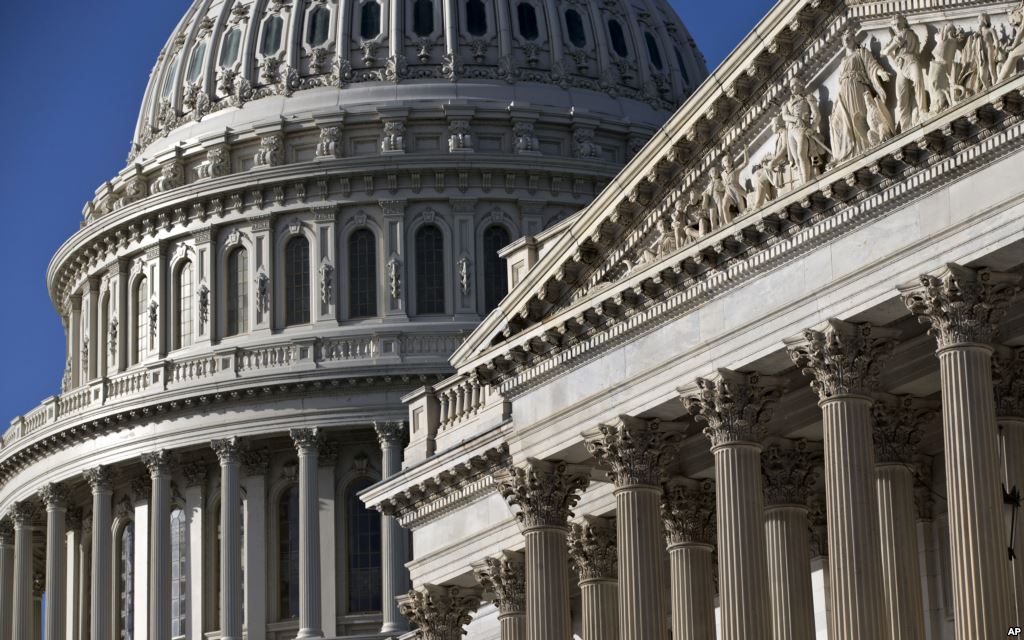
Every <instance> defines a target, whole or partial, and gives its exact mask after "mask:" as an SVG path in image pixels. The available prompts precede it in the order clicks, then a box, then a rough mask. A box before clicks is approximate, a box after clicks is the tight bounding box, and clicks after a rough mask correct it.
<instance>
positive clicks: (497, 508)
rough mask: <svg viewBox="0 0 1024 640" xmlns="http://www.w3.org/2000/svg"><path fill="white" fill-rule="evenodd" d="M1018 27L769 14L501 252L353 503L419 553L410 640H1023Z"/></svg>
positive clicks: (1005, 18) (952, 7)
mask: <svg viewBox="0 0 1024 640" xmlns="http://www.w3.org/2000/svg"><path fill="white" fill-rule="evenodd" d="M1022 27H1024V6H1022V5H1021V3H1020V2H1016V1H1015V2H996V1H987V0H950V1H946V2H931V1H930V0H905V1H902V2H865V1H859V0H847V1H845V2H843V1H831V0H782V1H781V2H779V3H777V4H776V5H775V7H774V8H773V9H772V10H771V11H770V13H769V14H768V15H767V16H766V17H765V18H764V19H763V20H762V21H761V22H760V23H758V24H757V26H756V27H755V28H754V30H753V32H752V33H751V34H750V36H748V37H747V38H746V39H745V40H743V41H742V42H741V43H740V44H739V46H738V47H737V48H736V49H735V50H734V52H733V53H732V54H731V55H730V56H729V57H728V58H727V59H726V61H725V62H724V63H723V64H722V65H721V66H720V67H719V68H718V69H717V70H716V71H715V72H714V73H713V76H712V77H713V79H714V81H713V82H705V83H704V84H703V85H702V86H701V87H700V88H699V89H698V90H697V91H696V92H695V93H694V95H693V96H692V97H691V98H690V99H689V100H688V101H687V102H686V103H685V104H684V105H683V107H682V108H681V109H680V110H679V111H678V112H676V113H675V114H674V115H673V116H672V118H671V119H670V120H669V122H668V123H667V124H666V125H665V126H664V127H663V128H662V129H661V130H660V131H659V132H658V134H656V135H655V137H654V139H653V140H652V141H651V142H650V143H649V144H648V145H647V146H646V147H645V148H644V149H643V150H642V151H641V152H640V153H639V154H638V155H637V157H635V158H634V159H633V160H632V161H630V163H629V164H628V165H627V166H626V168H625V169H624V170H623V171H622V172H620V173H619V174H618V175H617V176H616V177H615V179H614V180H613V181H612V182H611V183H610V184H609V185H608V187H607V188H606V189H604V190H603V191H602V192H601V193H600V194H599V195H598V196H597V197H596V198H595V200H594V202H593V203H592V204H590V205H589V206H587V207H586V208H585V209H583V210H582V211H581V212H580V213H579V214H578V215H576V216H574V217H573V218H571V219H570V220H567V221H566V222H565V223H563V225H561V226H558V227H555V228H552V229H550V230H548V231H546V232H543V233H541V234H539V235H536V236H527V237H526V238H524V239H522V240H519V241H517V242H515V243H513V244H512V245H511V246H510V247H509V248H507V249H506V250H505V252H504V255H505V256H506V257H507V258H508V260H509V261H510V263H511V264H520V263H521V264H524V265H525V267H526V268H525V272H524V273H523V274H522V275H521V276H520V277H519V280H518V282H517V283H515V286H514V287H513V288H512V289H511V291H510V293H509V295H508V296H507V297H506V298H505V299H504V300H503V301H502V302H501V304H500V305H499V306H498V311H497V312H495V313H492V314H491V315H489V316H488V317H487V318H486V319H485V320H484V321H483V322H482V324H481V325H480V326H479V327H478V328H477V329H476V330H475V331H474V332H473V334H471V336H470V337H469V338H468V339H467V340H466V341H465V342H464V343H463V344H462V345H461V346H460V347H459V348H458V350H457V351H456V352H455V355H454V356H453V358H452V364H453V366H454V367H455V369H456V370H457V373H456V375H454V376H452V377H449V378H447V379H446V380H444V381H442V382H440V383H439V384H434V385H428V386H424V387H421V388H420V389H418V390H416V391H415V392H413V393H411V394H409V395H408V396H406V398H405V400H406V402H407V404H408V405H409V418H408V420H409V445H408V446H407V448H406V450H405V461H404V465H403V468H402V470H401V472H400V473H398V474H396V475H394V476H392V477H389V478H387V479H385V480H384V481H383V482H382V483H379V484H376V485H374V486H373V487H371V488H369V489H367V490H365V491H363V492H362V494H361V495H362V496H363V498H364V500H365V501H366V503H367V504H368V505H370V506H372V507H373V508H376V509H378V510H380V511H381V512H382V513H384V514H385V515H388V516H391V517H393V518H395V519H396V520H397V522H399V523H400V524H401V525H402V526H403V527H405V528H406V529H409V530H411V531H412V539H413V549H414V556H413V559H412V561H411V562H409V563H408V568H409V570H410V573H411V577H412V582H413V589H412V590H411V591H410V592H409V593H408V594H406V595H405V596H403V597H402V598H400V603H401V609H402V611H403V612H404V613H405V614H406V615H407V616H408V617H409V618H410V619H411V620H413V621H415V622H416V623H417V625H418V631H417V634H418V636H419V637H421V638H424V639H428V640H441V639H443V640H453V639H455V638H458V637H460V636H461V635H462V634H463V632H465V633H467V634H468V637H470V638H481V639H484V638H502V639H503V640H512V639H523V638H527V639H529V640H540V639H544V640H547V639H551V640H556V639H557V640H563V639H565V638H568V637H570V636H572V635H575V636H577V637H581V638H583V639H584V640H595V639H602V640H603V639H609V638H617V639H621V640H632V639H635V640H640V639H643V640H649V639H652V638H659V639H660V638H668V637H672V638H674V639H686V640H710V639H713V638H716V637H717V638H722V639H724V640H740V639H741V638H742V639H751V638H756V639H770V638H774V639H776V640H782V639H786V640H807V639H811V638H829V639H837V638H838V639H841V640H897V639H899V640H905V639H915V640H920V639H925V638H927V639H929V640H940V639H952V638H959V639H960V640H968V639H970V640H981V639H983V638H1001V637H1008V636H1009V637H1014V636H1015V635H1017V634H1019V633H1020V631H1019V627H1021V626H1022V625H1024V616H1022V614H1024V569H1022V565H1021V559H1020V558H1021V557H1022V555H1021V543H1022V539H1021V527H1020V524H1019V523H1020V492H1021V490H1022V485H1024V396H1022V390H1024V385H1022V380H1024V368H1022V363H1024V348H1022V347H1021V346H1020V345H1022V344H1024V298H1022V297H1021V290H1022V285H1024V252H1022V247H1024V245H1022V241H1024V174H1022V170H1021V167H1022V166H1024V151H1022V147H1024V128H1022V127H1024V97H1022V94H1021V90H1022V87H1024V77H1022V73H1021V71H1022V65H1021V61H1022V59H1024V29H1022ZM1014 522H1016V524H1014Z"/></svg>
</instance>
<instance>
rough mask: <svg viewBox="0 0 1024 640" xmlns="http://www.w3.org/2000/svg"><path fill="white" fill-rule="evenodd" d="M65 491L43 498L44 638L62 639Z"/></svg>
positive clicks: (64, 591)
mask: <svg viewBox="0 0 1024 640" xmlns="http://www.w3.org/2000/svg"><path fill="white" fill-rule="evenodd" d="M66 498H67V496H66V493H65V494H62V495H59V496H51V499H48V500H47V501H46V606H45V607H44V615H45V620H46V622H45V633H46V638H47V640H64V638H65V636H66V633H67V624H66V622H65V615H66V614H67V608H66V602H67V575H66V573H65V572H66V570H67V559H68V550H67V546H66V545H67V526H66V523H65V519H66V518H67V513H68V507H67V502H66Z"/></svg>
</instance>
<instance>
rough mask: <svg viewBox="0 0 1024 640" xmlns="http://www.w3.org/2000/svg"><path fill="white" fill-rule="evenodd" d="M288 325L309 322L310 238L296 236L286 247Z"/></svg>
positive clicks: (285, 279) (285, 272)
mask: <svg viewBox="0 0 1024 640" xmlns="http://www.w3.org/2000/svg"><path fill="white" fill-rule="evenodd" d="M284 281H285V283H284V304H285V320H284V323H285V325H286V326H289V327H291V326H295V325H297V324H308V323H309V300H310V288H309V281H310V273H309V240H307V239H306V238H305V237H303V236H296V237H294V238H292V239H291V240H289V241H288V244H286V245H285V248H284Z"/></svg>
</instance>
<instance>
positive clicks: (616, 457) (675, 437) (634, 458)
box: [584, 415, 682, 487]
mask: <svg viewBox="0 0 1024 640" xmlns="http://www.w3.org/2000/svg"><path fill="white" fill-rule="evenodd" d="M584 439H585V443H586V446H587V450H588V451H589V452H590V454H591V455H592V456H594V458H596V459H597V461H598V463H599V464H601V465H602V466H604V467H606V468H608V469H609V472H608V473H609V475H610V476H611V478H612V480H613V481H614V482H615V486H616V487H630V486H638V485H643V486H652V487H658V486H660V485H661V481H662V479H663V477H664V475H665V467H666V465H667V464H668V463H669V462H671V460H672V459H673V458H674V457H675V454H676V452H677V445H678V443H679V441H680V440H681V439H682V437H681V435H680V434H678V433H666V432H664V431H662V430H661V423H660V421H659V420H658V419H657V418H654V419H645V418H634V417H632V416H626V415H622V416H619V417H618V418H617V419H616V421H615V422H614V423H613V424H602V425H600V426H599V427H598V428H597V429H596V430H594V431H591V432H589V433H586V434H584Z"/></svg>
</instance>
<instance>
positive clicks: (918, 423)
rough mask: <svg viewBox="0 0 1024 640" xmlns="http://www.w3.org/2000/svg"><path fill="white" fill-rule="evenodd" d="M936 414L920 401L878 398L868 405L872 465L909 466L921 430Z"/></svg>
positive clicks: (898, 397) (919, 439) (918, 441)
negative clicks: (872, 419) (870, 419)
mask: <svg viewBox="0 0 1024 640" xmlns="http://www.w3.org/2000/svg"><path fill="white" fill-rule="evenodd" d="M936 415H937V412H936V410H935V409H934V408H933V407H931V406H928V404H927V403H926V402H925V401H923V400H922V399H920V398H915V397H913V396H909V395H902V396H890V395H882V396H879V398H878V399H877V400H876V401H875V404H873V405H872V406H871V416H872V418H874V429H873V430H872V435H873V436H874V441H875V464H910V463H912V462H913V461H914V460H915V459H916V457H917V446H918V445H919V444H921V427H922V426H923V425H924V424H925V423H926V422H930V421H932V420H934V419H935V417H936Z"/></svg>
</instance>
